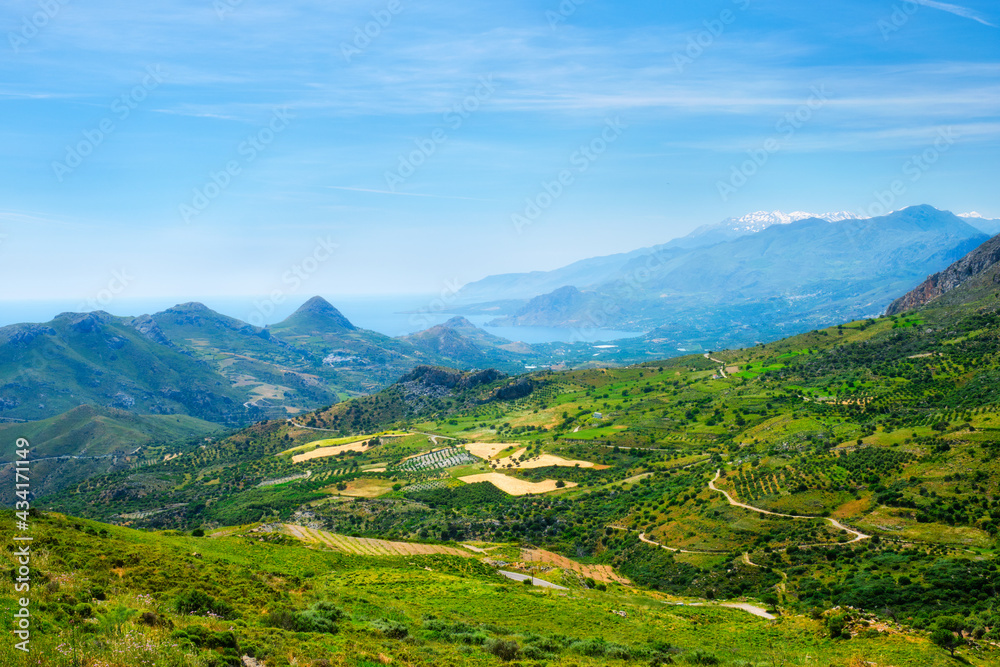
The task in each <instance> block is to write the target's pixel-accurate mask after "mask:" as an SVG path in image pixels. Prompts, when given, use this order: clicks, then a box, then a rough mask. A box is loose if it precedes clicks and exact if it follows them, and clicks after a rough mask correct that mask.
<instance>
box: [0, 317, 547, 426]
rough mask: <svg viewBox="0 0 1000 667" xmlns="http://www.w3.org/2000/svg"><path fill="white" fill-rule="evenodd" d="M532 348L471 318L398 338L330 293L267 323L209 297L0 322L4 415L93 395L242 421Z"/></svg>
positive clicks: (511, 364) (497, 362) (513, 358)
mask: <svg viewBox="0 0 1000 667" xmlns="http://www.w3.org/2000/svg"><path fill="white" fill-rule="evenodd" d="M531 353H532V352H531V349H530V348H528V347H526V346H523V345H514V344H511V343H510V341H507V340H504V339H501V338H498V337H495V336H490V335H489V334H487V333H486V332H484V331H482V330H479V329H477V328H476V327H475V326H473V325H472V324H471V323H469V322H468V321H467V320H464V319H462V318H456V319H453V320H451V321H449V322H447V323H445V324H442V325H439V326H437V327H434V328H432V329H430V330H428V331H426V332H423V333H422V334H414V335H412V336H407V337H402V338H391V337H389V336H385V335H383V334H380V333H377V332H374V331H368V330H364V329H359V328H357V327H355V326H354V325H353V324H351V322H350V321H348V319H347V318H346V317H344V316H343V314H341V313H340V312H339V311H338V310H337V309H336V308H335V307H334V306H332V305H331V304H330V303H329V302H327V301H326V300H325V299H323V298H322V297H314V298H312V299H309V300H308V301H307V302H306V303H304V304H303V305H302V306H301V307H300V308H299V309H298V310H297V311H295V313H293V314H292V315H290V316H289V317H288V318H287V319H285V320H284V321H282V322H279V323H277V324H275V325H273V326H272V327H268V328H259V327H254V326H252V325H250V324H247V323H246V322H242V321H240V320H237V319H234V318H232V317H228V316H225V315H222V314H220V313H217V312H215V311H214V310H212V309H210V308H208V307H207V306H205V305H204V304H201V303H184V304H179V305H177V306H174V307H172V308H168V309H166V310H164V311H162V312H158V313H154V314H152V315H141V316H138V317H116V316H113V315H110V314H108V313H105V312H100V311H98V312H92V313H63V314H60V315H58V316H57V317H56V318H54V319H53V320H52V321H50V322H47V323H44V324H16V325H10V326H6V327H2V328H0V419H3V420H5V421H17V420H38V419H46V418H49V417H53V416H55V415H58V414H61V413H64V412H67V411H69V410H72V409H73V408H76V407H78V406H80V405H85V404H90V405H95V406H104V407H107V408H118V409H121V410H127V411H131V412H134V413H143V414H162V415H169V414H185V415H191V416H194V417H198V418H200V419H204V420H207V421H210V422H215V423H219V424H229V425H240V424H245V423H247V422H249V421H252V420H258V419H261V418H264V417H267V416H271V417H275V416H282V415H289V414H295V413H296V412H299V411H302V410H311V409H315V408H316V407H318V406H323V405H330V404H333V403H336V402H337V401H339V400H343V399H344V398H347V397H348V396H351V395H358V394H366V393H370V392H372V391H375V390H377V389H379V388H381V387H383V386H385V385H387V384H389V383H391V382H394V381H395V380H396V379H398V378H399V377H400V376H401V375H403V374H405V373H406V372H407V371H409V370H411V369H413V368H414V367H416V366H417V365H419V364H427V363H430V364H450V365H453V366H460V367H465V368H476V367H485V366H496V367H499V368H503V369H505V370H509V371H512V372H516V371H520V370H522V369H523V367H524V359H525V358H526V357H527V358H530V355H531Z"/></svg>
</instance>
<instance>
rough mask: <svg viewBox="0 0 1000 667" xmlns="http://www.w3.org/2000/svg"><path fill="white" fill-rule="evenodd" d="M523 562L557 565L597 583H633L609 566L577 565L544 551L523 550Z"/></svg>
mask: <svg viewBox="0 0 1000 667" xmlns="http://www.w3.org/2000/svg"><path fill="white" fill-rule="evenodd" d="M521 560H522V561H524V562H525V563H526V564H529V565H535V564H542V563H544V564H547V565H555V566H556V567H558V568H562V569H563V570H566V571H568V572H577V573H579V574H580V575H581V576H584V577H590V578H591V579H593V580H595V581H603V582H605V583H609V584H611V583H617V584H625V585H629V584H631V583H632V582H630V581H629V580H628V579H626V578H625V577H622V576H620V575H618V574H616V573H615V571H614V570H612V569H611V566H609V565H584V564H583V563H577V562H576V561H575V560H570V559H569V558H566V557H565V556H560V555H559V554H554V553H552V552H551V551H545V550H544V549H521Z"/></svg>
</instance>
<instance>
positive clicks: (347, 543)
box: [282, 523, 475, 558]
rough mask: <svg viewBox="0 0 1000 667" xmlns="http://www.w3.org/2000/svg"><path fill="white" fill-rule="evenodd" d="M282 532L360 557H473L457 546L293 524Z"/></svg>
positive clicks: (287, 525) (285, 525) (284, 525)
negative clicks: (353, 534) (341, 532)
mask: <svg viewBox="0 0 1000 667" xmlns="http://www.w3.org/2000/svg"><path fill="white" fill-rule="evenodd" d="M282 528H283V529H284V532H285V533H286V534H288V535H291V536H292V537H295V538H298V539H300V540H302V541H303V542H310V543H312V544H322V545H324V546H327V547H330V548H331V549H333V550H335V551H341V552H343V553H349V554H358V555H361V556H422V555H429V554H446V555H448V556H462V557H463V558H472V557H473V556H475V554H472V553H469V552H468V551H465V550H464V549H458V548H456V547H446V546H442V545H438V544H417V543H414V542H391V541H389V540H376V539H373V538H369V537H348V536H347V535H338V534H336V533H330V532H327V531H325V530H316V529H315V528H305V527H303V526H295V525H292V524H287V523H286V524H282Z"/></svg>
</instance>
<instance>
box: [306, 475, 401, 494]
mask: <svg viewBox="0 0 1000 667" xmlns="http://www.w3.org/2000/svg"><path fill="white" fill-rule="evenodd" d="M391 490H392V482H390V481H389V480H386V479H371V478H365V477H363V478H360V479H354V480H351V481H350V482H347V488H346V489H344V490H342V491H341V490H338V489H337V487H336V486H328V487H325V488H324V489H323V492H324V493H332V494H336V495H341V496H351V497H352V498H377V497H378V496H381V495H383V494H385V493H388V492H389V491H391Z"/></svg>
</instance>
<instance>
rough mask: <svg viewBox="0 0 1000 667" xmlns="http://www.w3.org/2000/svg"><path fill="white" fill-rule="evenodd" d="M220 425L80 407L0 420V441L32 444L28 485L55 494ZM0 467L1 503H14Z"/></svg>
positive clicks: (8, 470) (8, 471)
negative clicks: (18, 419) (36, 418)
mask: <svg viewBox="0 0 1000 667" xmlns="http://www.w3.org/2000/svg"><path fill="white" fill-rule="evenodd" d="M220 430H221V427H220V426H218V425H217V424H212V423H211V422H206V421H203V420H201V419H197V418H196V417H189V416H187V415H136V414H133V413H131V412H128V411H126V410H119V409H116V408H103V407H98V406H93V405H81V406H80V407H77V408H73V409H72V410H70V411H68V412H65V413H63V414H61V415H58V416H56V417H50V418H48V419H43V420H41V421H37V422H29V423H27V424H0V439H2V440H3V441H4V442H14V441H15V440H17V439H18V438H25V439H26V440H28V442H30V443H31V444H32V447H31V458H32V460H33V465H32V489H33V490H34V493H35V494H36V495H46V494H50V493H55V492H57V491H59V490H61V489H64V488H66V487H67V486H71V485H74V484H77V483H79V482H80V481H81V480H84V479H86V478H88V477H91V476H93V475H96V474H99V473H107V472H110V471H113V470H127V469H130V468H132V467H135V466H137V465H141V464H144V463H148V462H150V461H152V460H159V459H162V458H163V456H165V455H167V454H172V453H174V451H175V449H176V448H177V446H178V445H177V444H176V443H178V442H179V441H191V440H201V439H202V438H203V437H204V436H207V435H209V434H213V433H217V432H219V431H220ZM12 458H13V457H12V456H11V457H7V461H5V462H4V464H3V467H2V468H0V480H2V482H3V483H2V485H0V502H2V503H3V504H4V505H6V506H10V505H12V504H13V502H14V499H15V498H14V492H15V490H16V487H15V486H14V468H13V466H11V465H8V464H9V462H10V460H11V459H12Z"/></svg>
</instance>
